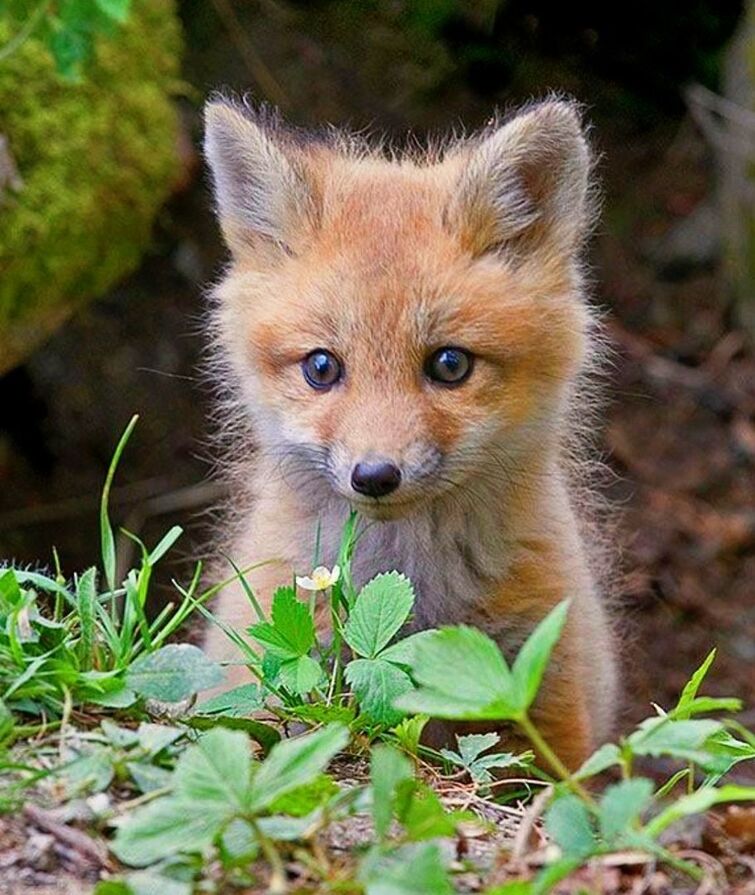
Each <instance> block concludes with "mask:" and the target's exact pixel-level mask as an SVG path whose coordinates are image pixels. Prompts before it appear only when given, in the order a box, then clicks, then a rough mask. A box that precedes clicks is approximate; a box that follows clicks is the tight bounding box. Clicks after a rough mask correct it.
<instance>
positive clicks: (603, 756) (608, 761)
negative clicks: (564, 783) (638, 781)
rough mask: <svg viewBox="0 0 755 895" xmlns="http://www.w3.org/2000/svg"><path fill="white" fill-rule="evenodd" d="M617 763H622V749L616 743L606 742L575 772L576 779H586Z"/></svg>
mask: <svg viewBox="0 0 755 895" xmlns="http://www.w3.org/2000/svg"><path fill="white" fill-rule="evenodd" d="M616 764H621V749H619V747H618V746H617V745H616V744H615V743H604V744H603V745H602V746H601V747H600V748H599V749H597V750H596V751H595V752H593V754H592V755H591V756H590V757H589V758H588V759H587V760H586V761H585V762H584V764H583V765H582V767H580V768H579V769H578V770H577V771H576V772H575V774H574V779H575V780H586V779H587V778H588V777H594V776H595V775H596V774H600V773H602V772H603V771H605V770H607V769H608V768H611V767H613V766H614V765H616Z"/></svg>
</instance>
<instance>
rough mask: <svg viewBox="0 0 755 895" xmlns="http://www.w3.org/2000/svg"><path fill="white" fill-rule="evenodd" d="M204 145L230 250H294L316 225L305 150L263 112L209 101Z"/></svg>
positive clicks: (220, 217) (313, 198) (311, 185)
mask: <svg viewBox="0 0 755 895" xmlns="http://www.w3.org/2000/svg"><path fill="white" fill-rule="evenodd" d="M204 149H205V155H206V157H207V161H208V162H209V165H210V170H211V171H212V178H213V182H214V186H215V198H216V203H217V213H218V218H219V220H220V225H221V228H222V230H223V235H224V236H225V240H226V242H227V243H228V246H229V248H230V249H231V251H232V252H233V253H234V254H235V255H238V254H239V253H241V252H243V251H244V250H247V251H248V250H249V249H253V250H256V251H258V252H259V251H263V252H266V253H272V255H273V256H274V255H275V254H276V253H278V254H280V252H281V251H283V252H286V253H288V254H292V253H295V252H296V249H297V247H298V243H299V242H300V241H301V240H302V239H303V238H305V236H306V234H307V232H308V231H309V229H310V228H311V227H312V226H314V221H315V218H316V204H315V193H314V183H313V178H312V177H311V176H310V175H311V172H310V171H309V169H308V167H307V164H306V161H305V157H304V153H303V152H302V151H301V149H300V148H299V147H298V146H296V145H295V143H294V142H293V140H292V139H291V137H290V136H289V135H287V134H286V132H285V130H284V129H283V127H282V126H281V124H280V122H279V121H278V120H277V119H276V118H275V117H273V116H271V115H270V114H269V113H267V112H265V110H254V109H249V108H247V107H242V106H240V105H238V104H237V103H233V102H229V101H227V100H224V99H219V100H211V101H210V102H208V103H207V105H206V107H205V140H204Z"/></svg>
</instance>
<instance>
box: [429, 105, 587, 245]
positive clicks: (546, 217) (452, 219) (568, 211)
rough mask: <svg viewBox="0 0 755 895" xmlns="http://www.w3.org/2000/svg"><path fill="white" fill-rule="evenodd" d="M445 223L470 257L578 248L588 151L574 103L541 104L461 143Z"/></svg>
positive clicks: (582, 230)
mask: <svg viewBox="0 0 755 895" xmlns="http://www.w3.org/2000/svg"><path fill="white" fill-rule="evenodd" d="M446 163H447V164H451V165H457V166H458V168H457V170H458V175H457V177H456V180H455V186H454V194H453V197H452V199H451V201H450V203H449V205H448V208H447V210H446V220H447V223H448V225H449V226H450V227H451V228H453V230H454V231H455V232H457V233H458V234H459V235H460V237H461V239H462V241H463V243H464V246H465V248H466V249H467V250H468V251H470V252H472V254H474V255H480V254H483V253H484V252H487V251H491V250H494V249H496V248H498V247H502V248H504V247H506V246H510V247H511V248H512V249H516V248H522V249H526V250H529V251H537V250H538V249H540V248H543V249H550V250H555V251H560V252H565V253H573V252H575V251H576V250H577V249H578V248H579V246H580V243H581V240H582V237H583V235H584V233H585V230H586V229H587V223H588V216H589V211H590V209H589V204H590V203H589V188H588V187H589V174H590V166H591V161H590V150H589V147H588V144H587V140H586V139H585V136H584V132H583V129H582V124H581V121H580V116H579V114H578V111H577V107H576V106H575V104H573V103H570V102H563V101H555V100H554V101H546V102H543V103H541V104H539V105H537V106H534V107H533V108H532V109H530V110H529V111H526V112H524V113H522V114H520V115H518V116H517V117H515V118H514V119H512V120H511V121H509V122H507V123H506V124H503V125H501V126H500V127H498V128H497V129H495V130H493V131H492V132H491V131H488V132H487V133H486V134H484V135H483V136H482V137H480V138H478V139H477V140H473V141H471V142H470V143H467V144H465V145H464V146H463V147H462V148H461V150H460V151H459V152H458V153H454V154H453V155H452V156H451V157H450V158H449V159H448V160H447V162H446Z"/></svg>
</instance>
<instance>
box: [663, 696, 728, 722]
mask: <svg viewBox="0 0 755 895" xmlns="http://www.w3.org/2000/svg"><path fill="white" fill-rule="evenodd" d="M740 711H742V700H741V699H737V698H736V697H734V696H697V697H696V698H695V699H693V700H691V701H690V702H688V703H686V704H685V706H684V712H683V714H682V715H679V714H678V713H677V711H676V710H674V711H673V712H671V714H670V717H672V718H675V719H680V720H681V719H682V718H685V719H686V718H691V717H692V716H693V715H702V714H707V713H708V712H740Z"/></svg>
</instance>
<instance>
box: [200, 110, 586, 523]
mask: <svg viewBox="0 0 755 895" xmlns="http://www.w3.org/2000/svg"><path fill="white" fill-rule="evenodd" d="M206 152H207V157H208V160H209V163H210V167H211V170H212V174H213V179H214V184H215V191H216V197H217V208H218V214H219V218H220V223H221V226H222V229H223V232H224V234H225V237H226V240H227V242H228V245H229V247H230V249H231V253H232V261H231V264H230V267H229V270H228V272H227V275H226V276H225V278H224V280H223V281H222V283H221V284H220V285H219V286H218V287H217V289H216V290H215V298H216V325H217V326H216V332H217V337H218V340H219V342H220V345H221V349H222V352H223V355H224V356H225V358H226V360H227V362H228V367H229V369H230V373H231V376H232V379H233V381H234V388H235V390H236V393H237V395H238V397H239V399H240V404H241V412H243V413H245V414H249V415H250V417H251V419H252V421H253V425H254V431H255V437H256V439H257V443H258V444H257V446H258V448H259V449H260V450H261V451H263V452H265V453H267V454H269V455H270V456H271V457H273V458H274V459H276V460H277V461H278V464H279V469H280V471H281V473H282V474H283V475H285V476H286V477H287V480H288V481H289V482H290V484H291V485H292V487H294V488H296V489H297V490H299V491H300V492H301V493H302V495H310V496H314V497H316V498H317V499H318V500H329V499H335V500H341V501H343V500H345V501H347V502H348V503H350V504H352V505H353V506H355V507H356V508H358V509H359V510H360V511H361V512H362V513H363V514H364V515H366V516H371V517H373V518H377V519H394V518H399V517H403V516H408V515H411V514H412V512H414V511H415V510H417V509H418V508H419V507H422V506H426V505H427V504H428V503H429V502H432V501H437V500H438V499H440V498H442V497H443V496H444V495H450V494H453V495H455V496H459V495H464V494H467V495H473V496H474V495H477V496H479V495H480V493H481V492H482V491H484V489H485V488H488V487H490V485H491V484H495V485H496V486H499V485H505V484H506V483H507V482H509V481H510V482H513V481H515V480H520V479H521V477H522V476H523V475H525V474H526V473H527V471H532V470H534V469H536V468H537V467H538V463H539V462H540V461H542V464H547V458H548V456H552V452H551V449H553V448H554V447H556V446H557V442H558V439H559V432H560V431H561V422H562V417H563V415H564V413H565V411H566V408H567V406H568V398H569V395H570V392H571V389H572V387H573V384H574V382H575V379H576V377H577V375H578V373H579V371H580V370H581V368H582V367H583V365H584V363H585V361H586V359H587V358H588V357H589V353H590V330H591V319H590V314H589V311H588V309H587V306H586V305H585V303H584V301H583V300H582V296H581V288H582V284H581V276H580V267H579V250H580V247H581V243H582V240H583V235H584V232H585V229H586V225H587V224H588V222H589V214H590V202H589V190H588V175H589V170H590V157H589V151H588V147H587V144H586V141H585V138H584V136H583V133H582V129H581V125H580V121H579V117H578V115H577V113H576V111H575V109H574V107H573V106H572V105H571V104H569V103H564V102H557V101H548V102H545V103H542V104H540V105H536V106H533V107H532V108H530V109H529V110H527V111H525V112H524V113H523V114H520V115H518V116H517V117H514V118H513V119H511V120H510V121H508V122H506V123H503V124H500V125H495V126H491V127H490V128H488V129H487V130H486V131H484V132H483V133H481V134H478V135H476V136H474V137H472V138H468V139H464V140H462V141H459V142H456V143H450V144H449V145H447V146H446V147H445V148H443V149H442V150H436V151H434V152H432V153H427V154H426V155H424V156H421V157H409V156H407V157H403V158H393V159H391V158H388V157H387V156H386V155H384V154H381V153H379V152H377V151H372V150H370V149H368V148H365V147H363V146H360V145H358V144H357V143H356V142H355V141H354V140H350V139H348V138H344V137H335V138H334V137H329V138H322V139H321V138H311V139H309V140H305V139H303V138H301V137H300V136H299V135H298V134H296V133H294V132H291V131H288V130H287V129H286V128H285V127H284V126H283V125H282V124H281V123H280V122H279V121H277V120H274V119H271V118H270V117H269V116H266V115H264V114H261V113H259V112H254V111H252V110H250V109H248V108H246V107H243V106H239V105H235V104H233V103H230V102H228V101H225V100H217V101H213V102H211V103H210V104H208V107H207V131H206Z"/></svg>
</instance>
